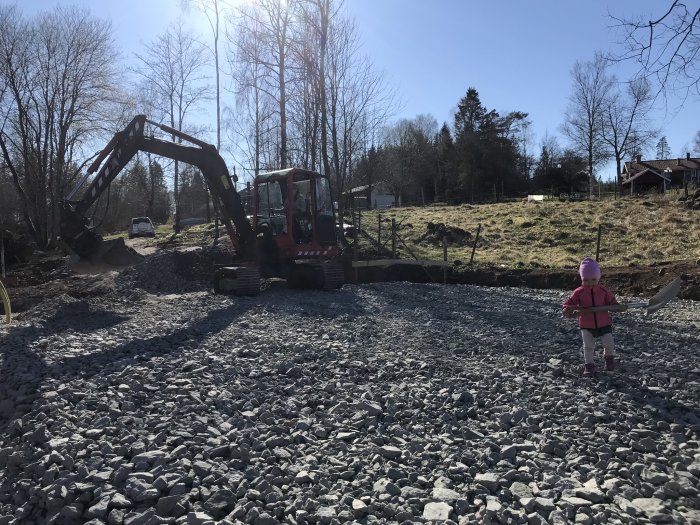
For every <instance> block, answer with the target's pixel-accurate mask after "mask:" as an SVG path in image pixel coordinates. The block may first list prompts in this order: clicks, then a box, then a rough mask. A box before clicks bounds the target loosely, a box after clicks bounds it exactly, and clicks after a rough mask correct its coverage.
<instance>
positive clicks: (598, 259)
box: [595, 224, 603, 262]
mask: <svg viewBox="0 0 700 525" xmlns="http://www.w3.org/2000/svg"><path fill="white" fill-rule="evenodd" d="M602 231H603V225H602V224H599V225H598V242H596V245H595V260H596V261H598V262H600V234H601V233H602Z"/></svg>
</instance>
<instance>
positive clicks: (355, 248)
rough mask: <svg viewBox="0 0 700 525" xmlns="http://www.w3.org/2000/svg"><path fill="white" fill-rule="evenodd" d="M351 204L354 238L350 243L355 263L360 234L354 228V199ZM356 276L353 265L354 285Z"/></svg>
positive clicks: (355, 222) (356, 272) (356, 279)
mask: <svg viewBox="0 0 700 525" xmlns="http://www.w3.org/2000/svg"><path fill="white" fill-rule="evenodd" d="M352 204H353V206H352V229H353V234H354V236H355V237H354V238H353V242H352V248H353V250H352V252H353V253H352V258H353V260H354V261H355V262H357V259H358V253H357V251H358V247H359V244H360V232H359V231H358V229H357V227H356V226H355V225H356V224H357V221H356V220H355V199H353V201H352ZM357 274H358V271H357V265H355V283H357V281H358V275H357Z"/></svg>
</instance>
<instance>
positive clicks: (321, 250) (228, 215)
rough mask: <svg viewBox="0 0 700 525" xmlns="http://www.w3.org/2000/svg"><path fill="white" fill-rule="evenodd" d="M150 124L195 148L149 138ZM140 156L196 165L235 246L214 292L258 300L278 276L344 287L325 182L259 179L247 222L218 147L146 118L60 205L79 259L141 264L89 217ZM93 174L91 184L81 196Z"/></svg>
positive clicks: (303, 174) (118, 139) (300, 283)
mask: <svg viewBox="0 0 700 525" xmlns="http://www.w3.org/2000/svg"><path fill="white" fill-rule="evenodd" d="M147 123H148V124H151V125H153V126H155V127H158V128H160V129H162V130H163V131H165V132H166V133H168V134H170V135H172V136H175V137H178V138H179V139H182V140H185V141H187V142H189V143H190V144H192V145H184V144H181V143H176V142H171V141H168V140H162V139H158V138H155V137H153V136H152V135H151V136H147V135H145V134H144V128H145V126H146V124H147ZM139 151H144V152H148V153H152V154H154V155H159V156H161V157H166V158H169V159H173V160H177V161H180V162H184V163H187V164H191V165H193V166H195V167H197V168H199V169H200V171H201V172H202V175H203V176H204V178H205V179H206V181H207V184H208V186H209V190H210V192H211V194H212V198H213V199H214V200H215V207H216V208H217V209H218V210H219V213H220V215H221V216H222V222H223V224H224V226H225V227H226V231H227V233H228V235H229V237H230V238H231V243H232V245H233V254H232V258H231V264H230V265H223V266H220V267H218V268H217V269H216V270H215V272H214V288H215V289H216V290H217V291H220V292H225V293H234V294H237V295H253V294H257V293H258V292H259V291H260V278H261V277H266V278H269V277H280V278H283V279H286V280H287V282H288V283H289V285H290V286H293V287H304V288H316V289H322V290H332V289H336V288H340V287H341V286H342V285H343V268H342V266H341V264H340V263H339V262H338V261H337V256H338V251H339V250H338V238H337V233H336V226H335V224H336V222H335V212H334V208H333V202H332V199H331V187H330V182H329V179H328V177H326V176H324V175H321V174H319V173H316V172H313V171H309V170H306V169H301V168H291V169H286V170H281V171H275V172H270V173H264V174H261V175H259V176H257V177H256V178H255V180H254V185H253V191H252V193H253V196H252V197H253V199H252V200H253V210H252V212H253V213H252V216H248V215H247V214H246V211H245V209H244V207H243V205H242V203H241V196H240V194H239V193H238V192H237V191H236V184H235V182H236V181H235V179H233V178H232V177H231V175H230V174H229V171H228V169H227V167H226V163H225V162H224V159H223V158H222V157H221V155H219V152H218V151H217V149H216V147H214V146H213V145H211V144H208V143H206V142H202V141H200V140H198V139H196V138H195V137H192V136H190V135H188V134H186V133H183V132H181V131H178V130H176V129H173V128H171V127H169V126H166V125H163V124H158V123H156V122H152V121H150V120H148V119H147V118H146V116H145V115H138V116H136V117H135V118H134V119H133V120H132V121H131V122H130V123H129V125H128V126H126V128H125V129H124V130H123V131H120V132H118V133H117V134H116V135H115V136H114V138H113V139H112V140H111V141H110V143H109V144H108V145H107V147H106V148H105V149H104V150H103V151H102V152H101V153H100V155H99V156H98V158H97V159H96V160H95V162H93V163H92V165H91V166H90V167H89V169H88V170H87V173H86V174H85V175H84V176H83V178H82V179H81V180H80V181H79V182H78V184H77V185H76V186H75V187H74V188H73V189H72V190H71V192H70V193H69V194H68V196H67V198H66V199H65V201H64V203H63V206H62V210H61V239H62V241H63V242H64V244H65V245H67V247H68V248H69V249H70V250H71V251H73V252H74V253H76V254H77V255H79V256H80V258H81V259H84V260H87V261H89V262H91V263H94V264H102V263H104V264H107V265H110V266H123V265H129V264H133V263H134V262H137V261H138V260H140V259H141V257H140V256H139V255H138V254H136V252H134V251H133V250H132V249H129V248H127V246H126V245H125V244H124V240H123V239H116V240H113V241H104V240H103V239H102V237H101V236H100V235H99V234H98V233H97V232H96V231H95V230H94V228H92V227H90V226H89V225H88V223H89V221H88V219H87V213H88V210H89V209H90V208H91V207H92V206H93V205H94V204H95V202H96V201H97V199H98V198H99V197H100V195H102V194H103V193H104V191H105V190H106V189H107V188H108V187H109V185H110V183H111V182H112V181H113V180H114V179H115V178H116V176H117V175H118V174H119V173H120V172H121V170H122V169H123V168H124V166H125V165H126V164H127V163H128V162H129V160H131V158H132V157H133V156H134V155H136V153H137V152H139ZM108 156H109V158H107V157H108ZM106 158H107V161H106V162H104V164H103V161H104V160H105V159H106ZM100 165H102V167H101V168H100ZM95 172H97V174H96V175H95V177H94V178H93V179H92V182H90V185H89V186H88V187H87V189H86V190H85V191H84V192H83V193H82V196H81V197H78V194H79V191H80V189H81V188H82V186H84V185H85V183H86V182H87V181H88V179H89V177H90V175H91V174H92V173H95Z"/></svg>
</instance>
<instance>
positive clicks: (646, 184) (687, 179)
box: [622, 153, 700, 195]
mask: <svg viewBox="0 0 700 525" xmlns="http://www.w3.org/2000/svg"><path fill="white" fill-rule="evenodd" d="M698 183H700V158H693V157H691V156H690V153H688V154H686V158H685V159H665V160H642V157H641V155H637V158H636V159H635V160H634V161H631V162H625V165H624V167H623V168H622V192H623V194H626V195H639V194H641V193H649V192H655V193H663V192H665V191H666V190H668V189H671V188H684V187H686V185H687V184H698Z"/></svg>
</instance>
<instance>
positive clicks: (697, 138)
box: [693, 131, 700, 156]
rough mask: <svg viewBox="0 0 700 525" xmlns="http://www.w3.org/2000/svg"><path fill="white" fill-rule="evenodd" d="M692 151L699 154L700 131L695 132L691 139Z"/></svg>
mask: <svg viewBox="0 0 700 525" xmlns="http://www.w3.org/2000/svg"><path fill="white" fill-rule="evenodd" d="M693 152H694V153H695V154H696V155H698V156H700V131H698V132H697V133H696V134H695V139H694V140H693Z"/></svg>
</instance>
